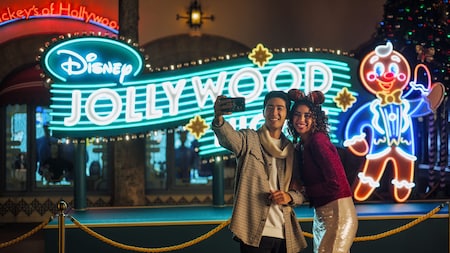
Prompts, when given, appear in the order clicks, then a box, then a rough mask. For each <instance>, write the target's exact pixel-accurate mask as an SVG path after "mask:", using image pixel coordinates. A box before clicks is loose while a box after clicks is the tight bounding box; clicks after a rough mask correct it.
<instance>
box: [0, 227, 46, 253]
mask: <svg viewBox="0 0 450 253" xmlns="http://www.w3.org/2000/svg"><path fill="white" fill-rule="evenodd" d="M38 225H39V224H34V223H32V224H30V223H0V245H1V244H3V243H5V242H9V241H11V240H14V239H16V238H18V237H20V236H22V235H24V234H26V233H28V232H30V231H31V230H32V229H34V228H35V227H37V226H38ZM0 252H1V253H24V252H25V253H26V252H33V253H44V252H45V248H44V231H43V230H40V231H38V232H37V233H36V234H34V235H32V236H30V237H27V238H26V239H24V240H22V241H20V242H18V243H16V244H14V245H11V246H7V247H4V248H0Z"/></svg>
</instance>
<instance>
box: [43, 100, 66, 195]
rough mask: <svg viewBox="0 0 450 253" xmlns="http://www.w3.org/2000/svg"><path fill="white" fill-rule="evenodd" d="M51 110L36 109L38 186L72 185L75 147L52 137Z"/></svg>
mask: <svg viewBox="0 0 450 253" xmlns="http://www.w3.org/2000/svg"><path fill="white" fill-rule="evenodd" d="M50 120H51V118H50V109H48V108H45V107H41V106H38V107H36V174H35V176H36V177H35V178H36V186H37V187H49V186H56V185H58V186H60V185H71V184H72V179H73V161H74V160H73V158H74V150H75V149H74V145H73V144H72V143H71V142H65V141H64V140H62V141H61V140H58V138H55V137H53V136H52V133H51V131H50V128H49V124H50Z"/></svg>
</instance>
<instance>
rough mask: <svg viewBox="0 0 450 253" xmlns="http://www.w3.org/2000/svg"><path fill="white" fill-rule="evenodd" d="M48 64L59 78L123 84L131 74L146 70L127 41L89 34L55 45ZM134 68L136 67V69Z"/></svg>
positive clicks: (73, 80)
mask: <svg viewBox="0 0 450 253" xmlns="http://www.w3.org/2000/svg"><path fill="white" fill-rule="evenodd" d="M44 64H45V66H46V69H47V71H48V72H50V75H51V76H52V77H53V78H54V79H55V81H61V82H79V81H80V80H86V79H88V80H90V81H91V82H100V83H103V82H105V81H111V82H119V83H123V82H124V80H125V79H126V78H129V76H130V75H132V76H136V75H138V74H139V73H140V72H141V71H142V67H143V59H142V56H141V55H140V54H139V53H138V52H136V50H135V49H134V48H133V47H131V46H129V45H127V44H124V43H121V42H118V41H111V40H110V39H106V38H97V37H85V38H83V39H80V40H76V42H75V43H74V41H73V40H72V41H71V40H68V41H65V42H62V43H59V44H57V45H55V46H53V47H52V48H51V49H50V50H49V51H48V52H47V53H46V55H45V58H44ZM133 68H134V69H133Z"/></svg>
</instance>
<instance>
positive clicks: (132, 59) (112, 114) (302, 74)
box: [41, 37, 358, 156]
mask: <svg viewBox="0 0 450 253" xmlns="http://www.w3.org/2000/svg"><path fill="white" fill-rule="evenodd" d="M100 48H101V49H102V50H98V49H100ZM68 52H70V53H68ZM92 53H94V54H95V57H94V56H93V55H91V56H88V55H89V54H92ZM137 55H138V52H137V51H135V52H132V48H131V47H129V46H127V45H126V44H122V43H120V42H119V41H117V40H114V39H109V38H98V37H79V38H71V39H67V40H65V41H62V42H59V43H55V45H51V46H49V47H48V49H47V51H45V52H44V55H43V57H42V59H44V60H43V61H41V64H42V66H43V68H44V69H45V70H46V73H47V74H48V75H49V76H50V77H51V78H52V80H53V83H52V84H51V87H50V92H51V95H52V98H51V109H52V121H51V122H50V128H51V129H52V131H53V133H54V135H55V136H59V137H69V138H86V137H98V136H103V137H106V136H117V135H125V134H132V133H144V132H147V131H151V130H158V129H166V128H174V127H178V126H180V125H185V124H187V123H188V122H191V123H192V120H194V121H195V122H207V124H210V122H211V121H212V118H213V116H214V110H213V104H214V101H215V99H216V98H217V96H219V95H221V94H224V95H226V96H243V97H245V98H246V108H247V110H246V111H245V112H240V113H236V114H233V115H232V116H230V118H229V121H230V123H232V124H233V125H235V126H236V127H237V128H246V127H251V128H256V127H257V126H258V125H259V124H262V123H263V116H262V108H261V106H262V104H263V100H264V95H265V94H266V93H267V92H268V91H271V90H286V91H287V90H289V89H291V88H301V89H303V90H305V91H310V90H322V91H323V92H324V93H325V94H326V101H325V103H324V108H325V109H326V110H327V112H328V114H329V116H330V122H331V123H332V127H333V128H332V130H334V131H332V140H333V141H334V142H335V143H337V142H338V137H337V136H338V135H339V131H340V129H339V127H340V124H339V123H340V115H341V113H342V108H341V107H340V106H339V104H338V105H337V103H336V102H335V99H336V97H339V96H341V94H344V93H345V94H347V95H350V96H352V97H354V96H358V92H357V91H356V90H355V89H353V88H352V85H353V84H354V83H357V80H356V73H354V70H355V69H356V66H357V61H356V60H354V59H352V58H350V57H346V56H339V55H331V54H320V53H319V54H317V53H308V52H299V51H297V52H288V53H273V58H272V59H271V60H270V61H269V62H267V63H266V64H265V65H264V67H258V66H255V64H253V63H252V62H251V61H250V60H249V59H248V58H246V57H241V58H233V59H231V60H227V61H221V62H213V63H208V64H203V65H198V66H193V67H188V68H183V69H177V70H172V71H167V72H158V73H147V74H140V73H139V71H141V70H142V62H141V61H140V60H139V59H141V58H140V57H137ZM91 63H92V65H89V64H91ZM94 63H95V64H97V63H98V65H96V66H94ZM115 63H120V64H118V65H117V68H116V70H122V67H124V66H127V67H126V68H125V69H126V71H125V70H124V71H118V72H117V73H116V75H114V73H113V72H111V71H112V70H111V68H109V67H110V66H113V65H114V64H115ZM69 66H70V67H69ZM97 67H98V68H99V69H98V70H97V71H94V69H95V68H97ZM100 70H101V71H100ZM128 70H131V72H130V71H128ZM118 73H122V74H118ZM343 91H345V92H344V93H343ZM346 106H347V107H348V106H349V105H346ZM193 127H195V126H193ZM205 131H206V132H205V134H204V135H202V136H201V138H199V145H200V155H201V156H207V155H214V154H217V153H221V152H223V153H225V152H226V151H225V150H224V149H222V148H220V147H218V145H217V143H215V138H214V134H213V132H212V130H210V129H207V130H205ZM336 134H337V135H336ZM199 136H200V135H199Z"/></svg>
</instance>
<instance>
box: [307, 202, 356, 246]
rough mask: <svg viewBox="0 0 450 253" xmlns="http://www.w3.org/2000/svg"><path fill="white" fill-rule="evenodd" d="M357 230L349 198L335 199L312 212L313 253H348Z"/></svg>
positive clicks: (354, 212)
mask: <svg viewBox="0 0 450 253" xmlns="http://www.w3.org/2000/svg"><path fill="white" fill-rule="evenodd" d="M357 229H358V217H357V215H356V210H355V205H354V203H353V199H352V198H351V197H348V198H342V199H337V200H335V201H332V202H330V203H328V204H326V205H324V206H321V207H318V208H316V209H315V210H314V221H313V234H314V242H313V245H314V253H348V252H350V247H351V246H352V244H353V240H354V239H355V236H356V231H357Z"/></svg>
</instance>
